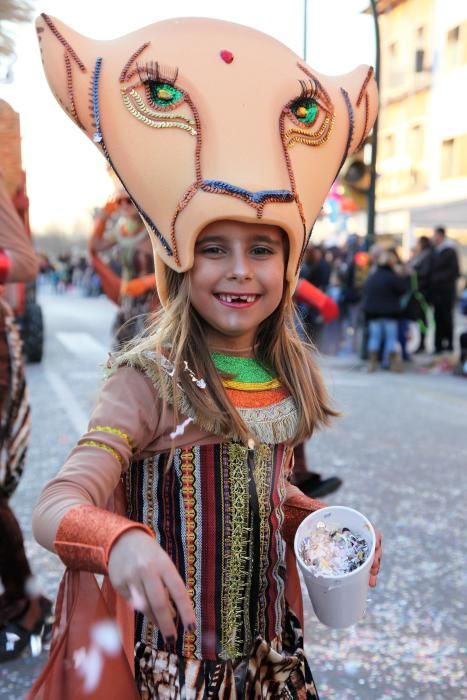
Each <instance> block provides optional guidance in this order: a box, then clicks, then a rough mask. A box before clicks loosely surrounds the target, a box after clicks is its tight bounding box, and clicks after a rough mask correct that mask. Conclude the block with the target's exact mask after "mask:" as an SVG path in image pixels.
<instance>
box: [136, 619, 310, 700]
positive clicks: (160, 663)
mask: <svg viewBox="0 0 467 700" xmlns="http://www.w3.org/2000/svg"><path fill="white" fill-rule="evenodd" d="M282 640H283V644H282V649H273V648H272V646H271V645H270V644H268V643H267V642H266V641H265V640H264V639H262V638H261V637H258V638H257V639H256V640H255V641H254V643H253V645H252V648H251V651H250V654H249V656H248V657H246V658H245V659H241V660H234V661H202V660H198V659H192V658H190V659H188V658H185V657H181V656H178V655H177V654H171V653H169V652H165V651H157V650H155V649H151V647H149V646H146V645H145V644H143V643H139V644H137V645H136V679H137V683H138V688H139V691H140V693H141V699H142V700H152V698H161V699H162V698H163V699H164V700H165V699H166V700H181V698H186V700H204V699H205V698H207V699H211V698H212V699H213V700H214V698H216V699H219V700H240V698H250V700H265V699H267V700H273V699H276V698H294V699H297V700H318V692H317V690H316V686H315V684H314V681H313V677H312V675H311V671H310V668H309V666H308V662H307V660H306V658H305V655H304V653H303V637H302V631H301V629H300V626H299V622H298V620H297V618H296V617H295V616H294V614H293V613H292V612H291V611H290V610H288V611H287V614H286V617H285V628H284V630H283V635H282Z"/></svg>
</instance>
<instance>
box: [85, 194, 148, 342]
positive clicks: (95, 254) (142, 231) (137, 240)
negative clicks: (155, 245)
mask: <svg viewBox="0 0 467 700" xmlns="http://www.w3.org/2000/svg"><path fill="white" fill-rule="evenodd" d="M88 250H89V254H90V257H91V261H92V264H93V266H94V269H95V270H96V272H97V273H98V275H99V277H100V280H101V285H102V288H103V290H104V292H105V293H106V294H107V296H108V297H109V299H110V300H111V301H113V302H114V303H115V304H117V305H118V307H119V309H118V312H117V316H116V318H115V321H114V324H113V328H112V335H113V348H114V349H115V350H116V349H119V348H121V347H122V346H123V345H124V344H125V343H126V342H127V341H128V340H131V339H132V338H134V337H135V335H137V334H138V333H140V332H141V331H142V330H143V327H144V323H145V321H146V320H147V318H148V314H149V313H150V312H151V311H153V310H154V309H155V307H156V305H157V295H156V292H155V286H156V284H155V279H154V259H153V256H152V249H151V240H150V238H149V236H148V234H147V232H146V228H145V226H144V223H143V221H142V219H141V217H140V215H139V213H138V210H137V209H136V207H135V206H134V204H133V203H132V201H131V199H130V198H129V196H128V194H127V193H126V192H125V190H123V189H121V190H120V192H119V193H118V194H117V196H116V197H115V199H112V200H110V201H109V202H107V203H106V204H105V205H104V207H103V208H102V209H101V210H100V211H99V213H98V214H97V216H96V219H95V223H94V230H93V233H92V236H91V238H90V241H89V244H88ZM104 251H107V257H108V258H109V259H108V261H107V262H106V261H105V260H104V259H103V257H102V256H101V253H103V252H104Z"/></svg>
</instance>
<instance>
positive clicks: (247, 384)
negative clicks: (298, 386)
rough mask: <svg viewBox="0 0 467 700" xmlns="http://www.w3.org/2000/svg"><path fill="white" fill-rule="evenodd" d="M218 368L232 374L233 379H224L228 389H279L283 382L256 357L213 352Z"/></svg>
mask: <svg viewBox="0 0 467 700" xmlns="http://www.w3.org/2000/svg"><path fill="white" fill-rule="evenodd" d="M211 357H212V361H213V362H214V365H215V366H216V369H217V370H218V371H219V372H221V373H222V374H230V375H232V377H233V378H232V379H223V380H222V383H223V385H224V387H225V388H226V389H237V390H240V391H265V390H267V389H277V388H278V387H280V386H281V383H280V381H279V379H278V378H277V377H275V376H274V375H273V374H272V373H271V371H270V370H268V369H266V368H265V367H263V365H261V364H260V363H259V362H258V361H257V360H255V358H254V357H238V356H235V355H224V354H222V353H220V352H212V353H211Z"/></svg>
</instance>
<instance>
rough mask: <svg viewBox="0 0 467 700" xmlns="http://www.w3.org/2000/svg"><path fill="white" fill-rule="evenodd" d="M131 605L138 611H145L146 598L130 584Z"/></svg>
mask: <svg viewBox="0 0 467 700" xmlns="http://www.w3.org/2000/svg"><path fill="white" fill-rule="evenodd" d="M129 603H130V605H131V606H132V607H133V608H134V609H135V610H137V611H138V612H144V609H145V600H144V598H143V596H142V595H141V593H139V592H138V591H137V590H136V588H135V587H134V586H130V600H129Z"/></svg>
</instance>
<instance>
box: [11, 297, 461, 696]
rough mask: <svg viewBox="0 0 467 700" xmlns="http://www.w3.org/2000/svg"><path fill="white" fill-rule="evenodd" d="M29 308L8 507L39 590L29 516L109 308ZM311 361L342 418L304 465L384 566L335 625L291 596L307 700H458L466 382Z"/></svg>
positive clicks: (106, 326) (91, 387) (89, 385)
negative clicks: (27, 417)
mask: <svg viewBox="0 0 467 700" xmlns="http://www.w3.org/2000/svg"><path fill="white" fill-rule="evenodd" d="M42 304H43V309H44V312H45V315H46V327H47V342H46V351H45V357H44V361H43V362H42V364H40V365H35V366H34V365H32V366H29V367H28V380H29V389H30V393H31V400H32V407H33V430H32V440H31V446H30V449H29V454H28V461H27V469H26V472H25V475H24V478H23V480H22V483H21V485H20V487H19V489H18V492H17V493H16V495H15V497H14V499H13V505H14V508H15V510H16V513H17V515H18V517H19V519H20V522H21V524H22V526H23V529H24V533H25V539H26V544H27V551H28V555H29V557H30V560H31V563H32V567H33V570H34V572H35V574H36V576H37V579H38V582H39V585H40V586H41V588H42V590H43V591H44V592H45V593H46V594H48V595H50V596H53V595H54V594H55V591H56V589H57V585H58V580H59V577H60V574H61V571H62V567H61V565H60V563H59V561H58V559H57V558H56V557H55V556H54V555H52V554H50V553H48V552H46V551H44V550H42V549H41V548H40V547H39V546H38V545H37V544H36V543H35V542H34V541H33V540H32V537H31V530H30V514H31V510H32V507H33V505H34V502H35V500H36V498H37V496H38V494H39V491H40V489H41V486H42V484H43V483H44V482H45V481H46V480H47V479H49V478H50V477H51V476H52V475H53V474H54V473H55V472H56V471H57V469H58V468H59V466H60V464H61V463H62V462H63V460H64V458H65V457H66V455H67V453H68V451H69V450H70V449H71V448H72V446H73V445H74V443H75V442H76V439H77V437H78V436H79V434H80V432H81V431H82V430H83V429H84V428H85V425H86V419H87V416H88V414H89V411H90V409H91V408H92V405H93V401H94V398H95V395H96V391H97V389H98V385H99V381H100V376H101V370H100V368H99V363H102V362H103V361H104V360H105V355H106V351H107V349H108V345H109V337H110V325H111V321H112V317H113V313H114V312H113V308H112V306H111V305H110V303H109V302H107V301H106V300H105V299H103V298H99V299H83V298H81V297H79V296H77V295H73V294H66V295H59V296H54V295H52V294H50V293H49V292H47V291H46V292H44V293H43V295H42ZM322 365H323V368H324V371H325V375H326V378H327V381H328V386H329V389H330V392H331V395H332V397H333V400H334V403H335V405H336V406H337V407H338V408H339V409H340V410H341V411H342V413H343V417H342V418H340V419H338V420H337V421H336V422H335V425H334V426H333V427H332V428H331V429H329V430H327V431H326V432H323V433H322V434H319V435H317V436H316V437H314V438H313V440H312V441H311V442H310V443H309V445H308V458H309V464H310V467H312V468H314V469H316V470H320V471H322V472H323V474H324V475H332V474H337V475H339V476H340V477H341V478H342V479H343V480H344V485H343V487H342V488H341V490H340V491H339V492H338V493H337V494H333V496H332V497H329V498H328V499H327V500H328V501H329V503H334V504H340V505H348V506H351V507H355V508H357V509H359V510H361V511H362V512H364V513H365V514H366V515H367V516H368V517H369V518H370V519H371V520H372V521H373V522H374V523H375V524H377V525H378V527H379V528H380V529H381V530H382V532H383V536H384V559H383V567H382V571H381V574H380V577H379V583H378V587H377V588H376V589H375V590H374V591H372V592H371V595H370V602H369V606H368V611H367V615H366V617H365V619H364V621H363V622H361V623H360V624H358V625H357V626H355V627H353V628H351V629H349V630H339V631H333V630H330V629H328V628H326V627H324V626H323V625H321V624H320V623H319V622H318V621H317V619H316V617H315V616H314V613H313V612H312V610H311V606H310V604H309V603H308V602H307V601H306V597H305V601H306V632H305V639H306V653H307V655H308V658H309V661H310V665H311V668H312V670H313V673H314V676H315V680H316V681H317V685H318V689H319V691H320V698H321V700H348V699H350V698H352V699H357V700H389V699H390V698H396V699H398V700H408V699H409V698H417V699H419V700H435V699H436V700H461V699H462V698H467V682H466V678H465V670H464V669H465V647H466V633H465V630H466V629H467V625H466V619H465V608H464V604H465V570H466V567H465V540H464V538H463V533H464V531H465V529H466V516H465V495H464V496H463V495H462V494H463V493H464V494H465V476H464V475H465V465H466V463H467V382H466V381H465V380H463V379H459V378H454V377H451V376H448V375H444V374H440V375H427V374H423V373H417V372H413V371H411V372H406V373H404V374H402V375H392V374H389V373H385V372H384V373H383V372H382V373H378V374H375V375H368V374H367V373H366V372H365V371H363V370H362V369H360V368H358V367H357V366H356V365H358V363H355V362H352V361H349V360H345V361H342V360H339V359H335V358H323V360H322ZM462 478H464V482H463V483H462ZM463 501H464V507H462V502H463ZM44 661H45V654H42V655H41V656H39V657H36V658H32V657H31V656H29V655H27V654H25V655H24V656H23V657H21V658H20V659H18V660H17V661H15V662H12V663H10V664H7V665H3V666H1V667H0V699H1V700H7V699H8V700H13V699H14V700H18V699H21V698H23V697H24V696H25V693H26V691H27V690H28V689H29V688H30V686H31V682H32V679H33V678H35V677H36V676H37V674H38V673H39V671H40V669H41V667H42V665H43V663H44Z"/></svg>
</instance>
